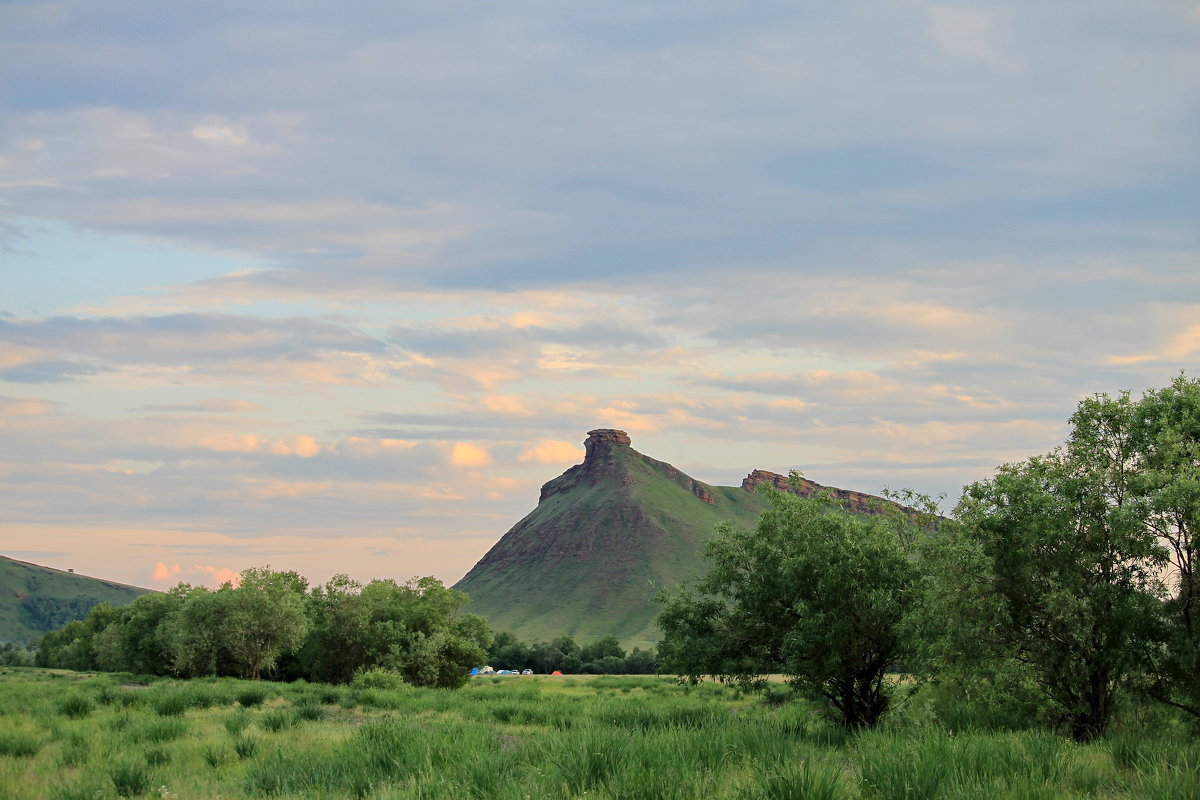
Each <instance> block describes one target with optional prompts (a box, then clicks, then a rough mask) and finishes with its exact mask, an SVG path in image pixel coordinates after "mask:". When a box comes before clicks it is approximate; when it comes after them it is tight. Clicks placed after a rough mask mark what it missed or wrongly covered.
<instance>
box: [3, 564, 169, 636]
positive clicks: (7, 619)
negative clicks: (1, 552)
mask: <svg viewBox="0 0 1200 800" xmlns="http://www.w3.org/2000/svg"><path fill="white" fill-rule="evenodd" d="M148 591H150V590H149V589H139V588H138V587H136V586H126V585H125V584H122V583H113V582H112V581H105V580H100V579H98V578H89V577H87V576H86V575H76V574H75V573H73V572H63V571H62V570H57V569H51V568H50V567H41V566H38V565H37V564H30V563H27V562H25V561H17V560H16V559H12V558H7V557H5V556H0V642H25V641H32V640H34V639H37V638H38V637H40V636H41V635H42V634H44V633H46V632H47V631H51V630H56V629H58V628H61V627H62V626H63V625H65V624H66V623H68V622H70V621H71V620H73V619H82V618H83V617H84V616H85V615H86V614H87V612H88V611H89V610H90V609H91V607H92V606H94V605H96V604H97V603H108V604H110V605H114V606H123V605H127V604H128V603H131V602H133V599H134V598H135V597H137V596H138V595H141V594H145V593H146V592H148Z"/></svg>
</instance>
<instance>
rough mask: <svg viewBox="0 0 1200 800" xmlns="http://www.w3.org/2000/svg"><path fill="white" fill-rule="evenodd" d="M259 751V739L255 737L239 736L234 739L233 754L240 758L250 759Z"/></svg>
mask: <svg viewBox="0 0 1200 800" xmlns="http://www.w3.org/2000/svg"><path fill="white" fill-rule="evenodd" d="M257 750H258V739H255V738H254V737H253V736H245V735H243V734H238V735H237V736H235V737H233V752H235V753H237V756H238V758H250V757H251V756H253V755H254V753H255V752H256V751H257Z"/></svg>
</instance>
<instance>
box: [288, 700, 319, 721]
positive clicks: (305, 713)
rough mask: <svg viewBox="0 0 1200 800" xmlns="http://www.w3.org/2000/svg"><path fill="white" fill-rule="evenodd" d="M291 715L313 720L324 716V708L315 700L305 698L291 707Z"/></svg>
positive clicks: (300, 718) (299, 718) (298, 718)
mask: <svg viewBox="0 0 1200 800" xmlns="http://www.w3.org/2000/svg"><path fill="white" fill-rule="evenodd" d="M292 715H293V716H295V718H296V719H297V720H305V721H307V722H315V721H317V720H319V719H323V718H324V717H325V709H324V708H322V707H321V705H320V704H319V703H317V702H316V701H315V700H312V699H309V698H305V700H304V701H303V702H301V703H297V704H296V705H295V706H293V707H292Z"/></svg>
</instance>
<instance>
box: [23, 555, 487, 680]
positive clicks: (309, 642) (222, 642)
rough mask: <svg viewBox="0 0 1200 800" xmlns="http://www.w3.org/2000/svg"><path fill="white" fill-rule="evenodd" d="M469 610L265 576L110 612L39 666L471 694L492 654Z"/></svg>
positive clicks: (388, 590)
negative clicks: (474, 671) (470, 683)
mask: <svg viewBox="0 0 1200 800" xmlns="http://www.w3.org/2000/svg"><path fill="white" fill-rule="evenodd" d="M466 602H467V596H466V595H465V594H463V593H462V592H457V591H454V590H452V589H447V588H446V587H445V586H443V585H442V583H441V582H440V581H438V580H437V579H435V578H414V579H413V580H410V581H408V582H406V583H397V582H396V581H391V580H373V581H371V582H370V583H367V584H366V585H363V584H360V583H358V582H356V581H353V580H351V579H350V578H348V577H346V576H344V575H339V576H336V577H334V578H333V579H332V580H330V581H329V582H328V583H326V584H325V585H323V586H315V587H313V588H312V589H311V590H310V589H309V587H308V583H307V581H306V580H305V579H304V578H303V577H301V576H300V575H298V574H297V573H295V572H290V571H273V570H271V569H270V568H269V567H261V568H255V569H248V570H246V571H245V572H243V573H242V574H241V580H240V582H239V583H238V585H237V586H236V587H235V586H233V585H232V584H231V583H226V584H224V585H222V586H221V587H220V588H217V589H208V588H206V587H203V586H191V585H189V584H186V583H181V584H179V585H178V586H176V587H175V588H174V589H172V590H170V591H168V592H164V593H151V594H145V595H142V596H140V597H138V598H137V599H135V600H134V601H133V602H132V603H131V604H130V605H128V606H125V607H123V608H114V607H112V606H110V605H107V604H104V603H101V604H100V605H97V606H95V607H94V608H92V610H91V611H90V612H89V613H88V614H87V616H86V617H84V618H83V619H82V620H77V621H74V622H70V623H68V624H67V625H66V626H65V627H64V628H63V629H62V630H59V631H53V632H51V633H47V634H46V635H45V636H44V637H43V638H42V640H41V643H40V644H39V646H38V650H37V656H36V663H37V665H38V666H46V667H59V668H65V669H76V670H93V669H99V670H105V671H114V672H117V671H119V672H134V673H140V674H153V675H177V676H180V677H199V676H208V675H221V676H234V677H241V678H251V679H258V678H261V677H265V676H268V675H269V676H271V677H274V678H278V679H281V680H294V679H297V678H305V679H307V680H313V681H323V682H328V683H346V682H349V681H350V680H351V679H352V678H353V677H354V675H355V674H356V673H357V672H359V671H363V670H369V669H385V670H389V671H392V672H395V673H397V674H398V675H399V676H401V677H402V678H403V679H404V681H406V682H407V683H410V684H412V685H414V686H430V687H453V686H461V685H462V684H463V683H465V682H466V675H467V672H468V671H469V670H470V668H471V667H472V666H476V665H478V664H480V663H482V661H483V658H484V656H485V655H486V652H487V648H488V646H489V645H491V643H492V632H491V631H490V630H489V629H488V627H487V624H486V623H485V622H484V620H483V618H482V617H479V616H476V615H473V614H459V613H458V612H459V609H461V608H462V606H463V605H465V603H466Z"/></svg>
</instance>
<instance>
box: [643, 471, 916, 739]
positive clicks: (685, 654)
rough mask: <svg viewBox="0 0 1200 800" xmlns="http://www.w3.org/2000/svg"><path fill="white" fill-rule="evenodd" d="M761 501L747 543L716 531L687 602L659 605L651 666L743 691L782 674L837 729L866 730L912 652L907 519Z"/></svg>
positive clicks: (770, 494) (776, 495)
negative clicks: (832, 718) (820, 706)
mask: <svg viewBox="0 0 1200 800" xmlns="http://www.w3.org/2000/svg"><path fill="white" fill-rule="evenodd" d="M764 490H765V491H766V496H767V501H768V503H769V508H768V509H767V510H766V511H764V512H763V514H762V516H761V517H760V518H759V522H758V527H757V528H756V529H755V530H754V531H746V530H739V529H737V528H734V527H732V526H729V525H725V526H722V527H721V528H720V529H718V532H717V535H716V537H715V538H714V539H713V540H711V541H710V542H709V544H708V545H707V546H706V550H705V554H706V557H707V558H708V560H709V562H711V565H712V566H711V567H710V569H709V571H708V572H707V573H706V574H705V575H704V576H703V577H702V578H701V579H700V581H699V583H698V584H697V587H696V589H697V591H690V590H689V591H684V592H682V593H680V594H677V595H674V596H667V595H664V596H661V597H660V601H661V602H663V603H664V606H663V610H662V612H661V613H660V614H659V617H658V623H659V627H660V628H661V629H662V631H663V639H662V641H661V642H660V644H659V647H658V655H659V660H660V662H661V663H662V665H663V666H664V667H665V668H666V669H667V670H671V671H675V672H677V673H679V674H681V675H684V676H686V677H687V678H688V679H690V680H697V679H699V678H700V677H702V676H704V675H714V676H717V677H719V678H720V679H721V680H724V681H727V682H735V683H738V684H741V685H743V686H747V687H762V686H763V685H764V684H765V680H766V678H765V675H767V674H769V673H783V674H784V675H786V676H787V680H788V682H789V683H790V684H791V685H792V686H793V687H794V688H796V689H798V690H800V691H802V692H804V693H805V694H807V695H809V696H811V697H815V698H819V699H821V700H823V701H825V702H827V703H828V704H829V706H830V707H831V709H832V710H833V711H834V712H835V714H836V716H837V717H838V718H839V719H840V721H841V722H842V723H843V724H844V725H846V726H847V727H850V728H858V727H864V726H872V725H874V724H876V723H877V722H878V721H879V719H880V717H881V716H882V715H883V714H884V712H886V711H887V709H888V706H889V704H890V701H891V692H892V689H891V687H890V686H889V685H888V684H887V683H886V681H885V674H886V673H887V672H888V671H890V670H893V669H895V668H896V667H897V666H898V665H899V664H900V663H901V661H902V659H904V657H905V656H906V655H907V654H909V653H910V652H911V651H910V645H911V641H910V640H909V639H908V638H907V637H906V636H905V626H906V625H907V620H908V617H909V616H910V614H911V613H912V612H913V611H914V609H915V608H916V605H917V604H916V593H917V585H918V571H917V566H916V564H915V563H914V559H913V557H912V555H911V553H910V551H909V546H908V544H907V543H908V542H911V541H912V540H913V539H914V538H915V536H916V533H915V528H914V525H915V523H914V518H913V517H912V516H910V515H908V514H904V513H897V514H893V515H878V516H863V515H855V514H851V513H849V512H847V511H845V510H843V509H841V508H840V507H837V506H836V505H834V504H833V503H831V502H830V501H828V500H822V499H805V498H800V497H796V496H794V495H790V494H784V493H782V492H779V491H776V490H773V489H770V488H769V487H764V488H761V489H760V490H759V491H764Z"/></svg>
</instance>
